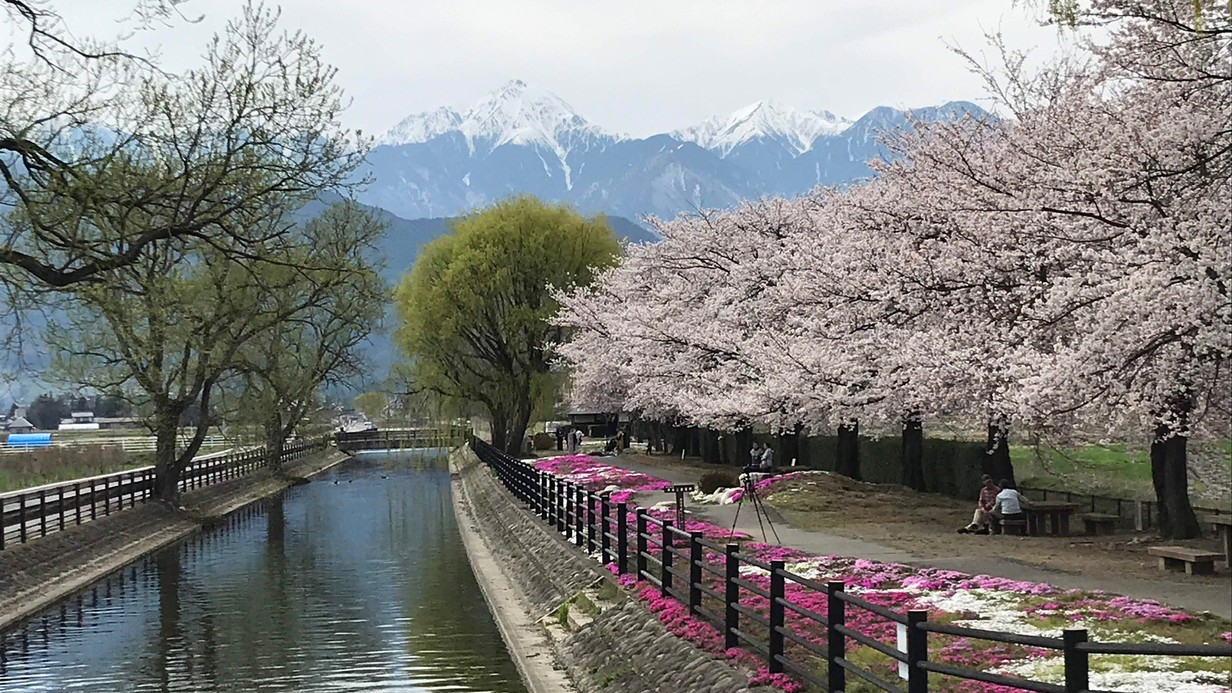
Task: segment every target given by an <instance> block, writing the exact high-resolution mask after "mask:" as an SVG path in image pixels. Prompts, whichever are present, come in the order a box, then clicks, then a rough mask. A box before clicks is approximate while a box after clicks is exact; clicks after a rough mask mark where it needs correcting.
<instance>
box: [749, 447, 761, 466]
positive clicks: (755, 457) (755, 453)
mask: <svg viewBox="0 0 1232 693" xmlns="http://www.w3.org/2000/svg"><path fill="white" fill-rule="evenodd" d="M761 455H762V450H761V443H759V442H757V441H753V449H752V450H749V466H750V467H760V466H761Z"/></svg>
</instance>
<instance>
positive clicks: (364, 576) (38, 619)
mask: <svg viewBox="0 0 1232 693" xmlns="http://www.w3.org/2000/svg"><path fill="white" fill-rule="evenodd" d="M449 494H450V487H449V473H448V471H447V470H446V469H445V468H444V456H443V452H442V451H408V452H399V453H366V454H363V455H360V456H358V457H356V458H354V459H352V460H350V461H348V462H346V463H344V464H343V465H340V466H339V467H335V468H334V469H333V470H331V471H329V472H327V473H325V474H323V475H321V476H318V477H316V479H314V480H313V482H312V483H310V484H306V485H303V486H296V487H293V488H291V489H288V490H287V491H286V492H285V493H284V494H282V495H281V496H278V497H275V498H271V499H268V500H265V501H262V502H259V503H256V504H254V505H251V506H248V507H246V508H244V509H242V510H240V511H238V512H236V513H234V514H232V515H230V516H228V517H227V518H225V519H223V520H222V521H220V523H219V524H218V526H215V527H213V528H210V529H208V530H204V531H202V532H200V533H198V534H197V535H196V536H194V537H192V538H190V539H188V540H186V541H184V542H183V543H181V544H179V545H177V546H174V547H171V548H168V549H166V550H164V551H162V552H159V553H157V554H154V555H151V556H149V557H148V558H145V559H142V560H140V561H138V562H136V563H134V564H132V565H130V566H127V567H126V568H124V569H123V570H121V571H119V572H117V573H114V574H112V575H111V576H109V577H107V578H106V579H104V580H102V581H100V582H99V583H98V584H96V585H94V586H93V587H91V588H90V589H88V590H86V591H85V592H84V593H82V594H80V595H78V596H75V597H72V598H70V599H68V600H66V601H64V602H62V603H61V604H59V605H57V606H54V607H52V608H50V609H48V610H46V611H44V612H43V613H41V614H38V615H36V616H34V617H32V618H30V619H29V620H27V621H26V622H24V623H23V624H21V625H19V626H17V627H15V628H13V629H11V630H9V631H7V632H5V633H4V634H2V635H0V692H3V693H9V692H15V691H22V693H27V692H33V691H193V692H197V691H258V690H259V691H341V690H347V691H493V692H511V693H512V692H521V691H525V688H524V686H523V685H522V683H521V680H520V679H519V677H518V674H517V670H516V669H515V667H514V665H513V662H512V660H511V659H510V657H509V653H508V652H507V651H506V649H505V646H504V643H503V642H502V641H501V638H500V634H499V633H498V631H497V629H496V625H495V623H494V622H493V620H492V616H491V614H490V613H489V612H488V610H487V606H486V604H485V603H484V601H483V597H482V595H481V594H480V592H479V587H478V585H477V584H476V582H475V577H474V575H473V573H472V572H471V568H470V564H469V563H468V562H467V558H466V552H465V550H464V549H463V547H462V544H461V540H460V538H459V536H458V530H457V526H456V524H455V521H454V515H453V509H452V506H451V504H450V495H449Z"/></svg>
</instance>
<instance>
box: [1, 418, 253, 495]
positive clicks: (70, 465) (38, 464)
mask: <svg viewBox="0 0 1232 693" xmlns="http://www.w3.org/2000/svg"><path fill="white" fill-rule="evenodd" d="M210 433H211V435H212V436H214V437H213V439H212V442H211V444H210V445H206V446H202V448H201V452H202V453H209V452H215V451H218V450H221V449H225V448H228V447H232V446H233V445H234V442H233V441H226V440H224V439H223V438H222V437H221V436H219V434H218V433H217V432H216V431H211V432H210ZM185 435H187V433H186V434H185ZM121 438H123V439H126V440H132V441H133V442H139V439H142V438H149V433H148V432H147V431H144V430H140V429H125V430H109V431H53V432H52V439H53V441H56V442H71V443H73V444H72V445H69V446H60V445H57V446H53V447H49V448H40V449H34V450H29V451H27V452H6V453H4V454H0V493H7V492H9V491H17V490H20V489H24V488H31V487H34V486H43V485H45V484H53V483H57V482H61V481H71V480H73V479H81V478H84V477H90V476H98V475H99V474H111V473H114V472H122V471H126V470H129V469H136V468H138V467H145V466H147V465H151V464H153V463H154V453H153V449H152V446H151V447H149V448H148V449H147V448H142V449H140V450H139V451H138V450H128V451H126V450H124V448H123V447H121V446H120V445H119V444H107V443H114V442H115V441H117V440H118V439H121ZM92 442H97V443H99V444H91V443H92Z"/></svg>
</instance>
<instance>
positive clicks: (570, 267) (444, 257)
mask: <svg viewBox="0 0 1232 693" xmlns="http://www.w3.org/2000/svg"><path fill="white" fill-rule="evenodd" d="M619 254H620V245H619V243H618V242H617V240H616V237H615V236H614V235H613V233H612V230H611V228H610V227H609V226H608V224H607V222H606V221H605V220H604V219H603V218H602V217H595V218H589V219H588V218H585V217H583V216H581V215H579V214H578V213H577V212H575V211H573V210H572V209H570V208H568V207H566V206H563V205H548V204H545V203H543V202H541V201H539V200H537V199H534V198H531V197H519V198H513V199H509V200H506V201H503V202H500V203H497V204H495V205H493V206H492V207H489V208H487V209H484V210H481V211H479V212H476V213H474V214H471V215H468V216H466V217H464V218H463V219H461V220H459V221H457V222H455V223H454V225H453V229H452V233H450V234H449V235H447V236H444V237H442V238H439V239H437V240H435V241H433V242H432V243H429V244H428V245H426V246H424V248H423V250H422V251H420V255H419V259H418V260H416V262H415V266H414V267H413V268H412V269H411V271H410V272H409V273H408V274H407V275H406V276H405V277H403V279H402V282H401V284H400V286H399V287H398V289H397V291H396V292H395V297H394V301H395V305H396V307H397V311H398V316H399V319H400V326H399V327H398V329H397V331H396V333H395V341H396V343H397V345H398V347H399V349H400V350H401V352H402V354H403V357H404V358H405V360H406V363H405V364H403V371H404V372H405V373H406V374H407V376H408V377H409V380H410V381H411V383H412V387H413V388H414V389H415V390H417V391H430V392H434V393H436V394H438V395H440V396H443V397H446V398H457V399H461V400H464V401H468V402H473V403H478V404H481V405H482V406H483V408H485V409H486V410H487V413H488V417H489V420H490V422H491V425H492V442H493V444H495V445H496V446H497V447H499V448H502V449H504V450H507V451H510V452H516V451H517V449H518V448H519V446H520V443H521V441H522V438H523V436H524V435H525V433H526V427H527V425H528V424H529V422H530V417H531V413H532V411H533V410H534V408H535V406H536V404H537V403H538V402H542V401H543V400H545V399H549V398H555V397H556V395H557V392H556V389H557V387H558V385H559V378H558V377H554V376H553V374H552V373H551V357H550V353H549V349H550V345H551V344H552V343H554V342H558V341H560V339H561V337H562V334H561V331H562V329H563V328H561V327H559V326H556V325H554V324H552V318H553V316H554V315H555V314H556V312H557V310H558V306H557V303H556V300H555V299H554V298H553V290H554V289H569V288H573V287H576V286H580V285H585V284H589V283H590V282H591V280H592V279H593V278H594V276H595V273H596V271H598V270H600V269H603V268H606V267H610V266H611V265H612V264H613V263H614V262H615V260H616V258H617V256H618V255H619Z"/></svg>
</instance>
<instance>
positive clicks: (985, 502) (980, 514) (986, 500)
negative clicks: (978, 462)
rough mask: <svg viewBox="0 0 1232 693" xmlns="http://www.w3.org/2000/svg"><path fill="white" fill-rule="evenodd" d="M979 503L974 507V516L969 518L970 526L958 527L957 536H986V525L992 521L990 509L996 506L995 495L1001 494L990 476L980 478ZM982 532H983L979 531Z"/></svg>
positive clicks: (999, 488)
mask: <svg viewBox="0 0 1232 693" xmlns="http://www.w3.org/2000/svg"><path fill="white" fill-rule="evenodd" d="M980 483H981V484H983V486H981V487H980V501H979V503H977V504H976V506H975V514H974V515H972V516H971V524H969V525H967V526H966V527H959V528H958V533H959V534H970V533H971V532H975V533H977V534H988V523H989V522H990V521H991V520H992V515H990V514H989V513H991V512H992V508H993V506H994V505H996V504H997V494H998V493H1001V487H1000V486H997V484H996V482H994V481H993V479H992V477H991V476H988V475H987V474H985V475H984V476H982V477H980ZM981 530H983V531H981Z"/></svg>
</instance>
